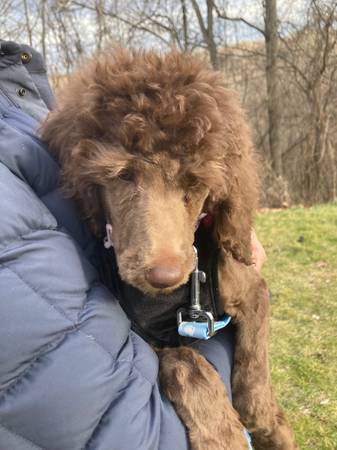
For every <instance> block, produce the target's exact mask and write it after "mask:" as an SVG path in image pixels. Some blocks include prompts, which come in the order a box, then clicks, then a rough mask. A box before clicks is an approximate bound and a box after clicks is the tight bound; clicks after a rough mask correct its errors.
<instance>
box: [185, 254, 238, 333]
mask: <svg viewBox="0 0 337 450" xmlns="http://www.w3.org/2000/svg"><path fill="white" fill-rule="evenodd" d="M193 248H194V252H195V269H194V271H193V272H192V274H191V303H190V306H189V307H188V308H179V309H178V311H177V322H178V333H179V334H180V336H185V337H192V338H197V339H205V340H206V339H209V338H211V337H212V336H214V334H215V333H216V332H217V331H219V330H221V329H223V328H225V327H226V326H227V325H228V324H229V322H230V321H231V317H230V316H228V315H226V314H225V315H224V316H223V317H222V318H221V319H219V320H215V318H214V316H213V314H212V312H211V311H207V310H205V309H202V307H201V304H200V283H205V282H206V274H205V272H202V271H201V270H199V268H198V252H197V249H196V248H195V247H194V246H193Z"/></svg>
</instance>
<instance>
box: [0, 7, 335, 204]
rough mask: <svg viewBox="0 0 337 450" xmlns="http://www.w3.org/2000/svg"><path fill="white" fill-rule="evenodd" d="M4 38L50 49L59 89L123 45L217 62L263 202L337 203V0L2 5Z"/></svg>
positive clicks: (0, 30) (0, 22)
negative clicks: (236, 96) (258, 165)
mask: <svg viewBox="0 0 337 450" xmlns="http://www.w3.org/2000/svg"><path fill="white" fill-rule="evenodd" d="M0 38H1V39H10V40H15V41H18V42H22V43H23V42H24V43H29V44H30V45H32V46H34V47H35V48H36V49H38V50H40V51H41V53H42V54H43V56H44V57H45V59H46V62H47V66H48V68H49V73H50V75H51V78H52V80H53V82H54V84H55V85H57V84H58V83H59V82H60V81H62V80H63V79H64V78H65V77H66V75H67V74H69V73H70V72H71V71H72V70H73V69H74V68H75V67H76V66H77V65H78V64H79V63H80V62H81V61H82V60H83V59H84V58H86V57H87V56H88V55H91V54H92V53H93V52H95V51H99V50H102V49H104V48H109V47H112V46H113V45H125V46H128V47H145V48H150V47H151V48H158V49H160V50H165V49H168V48H170V47H172V46H175V47H177V48H179V49H180V50H181V51H183V52H194V53H195V54H198V55H199V56H200V57H201V58H207V59H208V60H209V61H210V63H211V64H212V65H213V67H214V68H216V69H219V70H221V71H223V72H224V74H225V78H226V80H227V84H228V87H230V88H233V89H235V90H237V91H239V93H240V95H241V99H242V103H243V106H244V108H245V109H246V111H247V115H248V117H249V120H250V122H251V125H252V129H253V133H254V139H255V144H256V148H257V151H258V153H259V154H260V156H261V160H262V163H263V170H262V172H263V173H262V174H263V178H264V184H263V190H262V191H263V192H262V203H263V204H264V205H265V206H269V207H282V206H288V205H291V204H304V205H308V204H313V203H316V202H328V201H333V200H336V198H337V1H336V0H293V1H291V0H283V1H281V0H279V1H278V2H277V0H265V1H261V0H251V1H249V0H237V1H231V0H166V1H164V0H152V1H148V0H109V1H108V0H82V1H74V0H58V1H56V0H23V1H17V0H0Z"/></svg>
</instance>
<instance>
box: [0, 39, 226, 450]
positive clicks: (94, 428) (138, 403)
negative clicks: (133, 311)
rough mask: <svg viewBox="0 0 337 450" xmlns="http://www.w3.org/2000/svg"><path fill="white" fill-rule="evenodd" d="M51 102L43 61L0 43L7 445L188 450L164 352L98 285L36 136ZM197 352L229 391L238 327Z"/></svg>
mask: <svg viewBox="0 0 337 450" xmlns="http://www.w3.org/2000/svg"><path fill="white" fill-rule="evenodd" d="M52 104H53V97H52V93H51V90H50V87H49V84H48V81H47V78H46V70H45V67H44V63H43V61H42V58H41V56H40V55H39V54H38V53H37V52H36V51H34V50H33V49H31V48H30V47H28V46H24V45H18V44H15V43H13V42H5V41H0V204H1V214H0V450H28V449H34V450H37V449H46V450H77V449H95V450H98V449H99V450H103V449H104V450H105V449H106V450H157V449H160V450H187V448H188V441H187V437H186V432H185V429H184V426H183V424H182V423H181V422H180V420H179V418H178V417H177V415H176V413H175V411H174V408H173V406H172V405H171V404H170V403H169V402H168V401H167V400H166V399H165V398H164V397H163V395H162V394H161V392H160V386H159V383H158V360H157V356H156V354H155V353H154V351H153V350H152V349H151V347H150V346H149V345H148V344H147V343H146V342H144V341H143V340H142V339H141V338H140V337H139V336H138V335H137V334H135V333H134V332H133V331H132V330H131V328H130V322H129V320H128V318H127V317H126V315H125V314H124V312H123V311H122V309H121V307H120V306H119V304H118V302H117V301H116V300H115V298H114V297H113V295H112V293H111V292H110V291H109V290H108V289H107V287H105V286H104V285H103V284H102V282H101V281H100V279H99V276H98V271H97V264H99V258H98V257H97V253H96V251H95V249H96V246H97V243H96V242H95V240H94V239H93V238H92V236H91V235H90V233H89V232H88V231H87V229H86V226H85V224H84V223H83V222H81V220H80V219H79V215H78V212H77V211H76V207H75V206H74V204H73V203H72V202H71V201H70V200H68V199H65V198H64V197H63V195H62V193H61V191H60V189H59V175H58V172H59V169H58V165H57V163H56V162H55V160H54V159H53V158H52V156H51V155H50V154H49V153H48V150H47V148H46V147H45V146H44V144H43V143H42V142H41V141H40V140H39V139H38V138H37V130H38V127H39V124H40V122H41V121H42V120H43V118H44V117H45V116H46V114H47V113H48V109H49V108H51V107H52ZM196 346H197V348H198V349H199V351H200V352H201V353H202V354H203V355H204V356H205V357H206V358H207V359H208V360H209V361H210V362H211V363H212V364H213V365H214V366H215V367H216V368H217V370H218V371H219V373H220V375H221V377H222V379H223V381H224V383H225V384H226V387H227V391H228V393H229V396H230V372H231V365H232V350H233V345H232V329H231V328H228V329H225V330H224V331H223V332H221V333H219V334H217V335H216V336H215V337H213V338H212V339H210V340H209V341H202V342H198V343H197V344H196Z"/></svg>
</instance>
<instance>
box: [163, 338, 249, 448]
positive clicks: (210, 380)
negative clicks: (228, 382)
mask: <svg viewBox="0 0 337 450" xmlns="http://www.w3.org/2000/svg"><path fill="white" fill-rule="evenodd" d="M158 357H159V360H160V383H161V387H162V389H163V392H164V393H165V395H166V397H167V398H168V399H169V400H170V401H171V402H172V403H173V404H174V406H175V409H176V411H177V414H178V415H179V417H180V418H181V420H182V421H183V423H184V424H185V426H186V428H187V432H188V436H189V440H190V444H191V449H192V450H245V449H247V448H248V447H247V441H246V439H245V437H244V433H243V426H242V425H241V423H240V422H239V419H238V414H237V413H236V412H235V411H234V409H233V407H232V405H231V403H230V401H229V400H228V397H227V394H226V389H225V386H224V384H223V382H222V380H221V378H220V376H219V374H218V373H217V371H216V370H215V369H214V368H213V366H211V364H209V363H208V362H207V361H206V359H205V358H204V357H203V356H201V355H200V354H199V353H198V352H197V351H196V350H194V349H192V348H190V347H179V348H167V349H163V350H159V351H158Z"/></svg>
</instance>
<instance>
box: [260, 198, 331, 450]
mask: <svg viewBox="0 0 337 450" xmlns="http://www.w3.org/2000/svg"><path fill="white" fill-rule="evenodd" d="M257 232H258V236H259V238H260V240H261V242H262V243H263V245H264V247H265V249H266V251H267V254H268V261H267V263H266V264H265V267H264V269H263V274H264V277H265V278H266V280H267V281H268V284H269V286H270V289H271V291H272V308H271V310H272V318H271V365H272V376H273V383H274V386H275V389H276V391H277V396H278V398H279V399H280V403H281V404H282V406H283V408H284V409H285V410H286V411H287V416H288V418H289V421H290V422H291V424H292V425H293V427H294V429H295V433H296V436H297V439H298V443H299V445H300V448H301V449H302V450H336V449H337V311H336V309H337V204H331V205H325V206H315V207H312V208H291V209H288V210H284V211H276V212H275V211H268V212H263V213H261V214H259V216H258V218H257Z"/></svg>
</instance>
